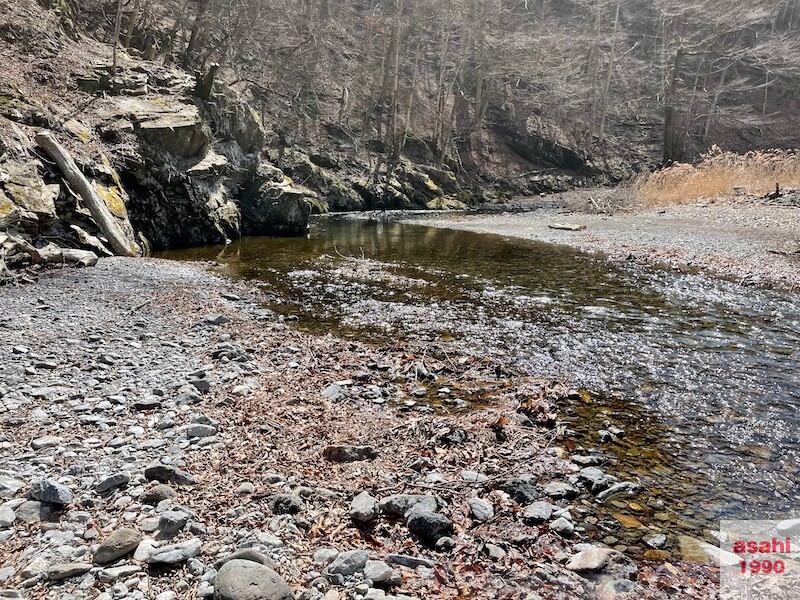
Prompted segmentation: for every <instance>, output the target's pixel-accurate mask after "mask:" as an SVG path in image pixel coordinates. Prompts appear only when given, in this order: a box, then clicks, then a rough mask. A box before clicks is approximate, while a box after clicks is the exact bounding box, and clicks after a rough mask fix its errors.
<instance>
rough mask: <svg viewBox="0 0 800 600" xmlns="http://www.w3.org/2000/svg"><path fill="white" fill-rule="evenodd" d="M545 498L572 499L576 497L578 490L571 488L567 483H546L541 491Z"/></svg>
mask: <svg viewBox="0 0 800 600" xmlns="http://www.w3.org/2000/svg"><path fill="white" fill-rule="evenodd" d="M543 492H544V494H545V496H550V497H551V498H556V499H558V498H574V497H575V496H577V495H578V490H576V489H575V488H574V487H572V486H571V485H570V484H568V483H564V482H561V481H553V482H551V483H548V484H547V485H546V486H545V487H544V490H543Z"/></svg>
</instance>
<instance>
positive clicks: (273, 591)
mask: <svg viewBox="0 0 800 600" xmlns="http://www.w3.org/2000/svg"><path fill="white" fill-rule="evenodd" d="M214 597H215V598H216V600H294V594H293V593H292V590H291V589H290V588H289V586H288V585H287V583H286V582H285V581H284V580H283V578H281V576H280V575H278V574H277V573H276V572H275V571H274V570H272V569H271V568H270V567H268V566H266V565H262V564H259V563H256V562H252V561H249V560H240V559H235V560H231V561H228V562H226V563H225V564H224V565H223V566H222V568H221V569H220V570H219V572H218V573H217V576H216V578H215V580H214Z"/></svg>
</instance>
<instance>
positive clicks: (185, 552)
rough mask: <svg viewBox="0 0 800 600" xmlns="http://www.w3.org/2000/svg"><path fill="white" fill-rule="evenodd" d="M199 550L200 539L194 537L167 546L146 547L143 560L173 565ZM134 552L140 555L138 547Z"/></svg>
mask: <svg viewBox="0 0 800 600" xmlns="http://www.w3.org/2000/svg"><path fill="white" fill-rule="evenodd" d="M142 543H144V542H142ZM140 547H141V544H140ZM201 550H202V546H201V543H200V540H198V539H196V538H195V539H190V540H187V541H185V542H181V543H179V544H171V545H169V546H162V547H155V548H150V547H147V554H146V555H145V558H144V561H145V562H147V563H150V564H166V565H174V564H178V563H182V562H186V561H187V560H189V559H190V558H193V557H195V556H198V555H199V554H200V551H201ZM136 554H137V555H138V556H141V554H139V548H137V549H136ZM134 558H136V560H142V559H141V558H137V557H136V556H134Z"/></svg>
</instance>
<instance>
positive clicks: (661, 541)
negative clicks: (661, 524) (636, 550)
mask: <svg viewBox="0 0 800 600" xmlns="http://www.w3.org/2000/svg"><path fill="white" fill-rule="evenodd" d="M642 541H643V542H644V543H645V544H646V545H647V546H649V547H650V548H655V549H659V548H663V547H664V546H666V545H667V536H665V535H664V534H663V533H655V534H653V535H648V536H645V537H644V538H643V539H642Z"/></svg>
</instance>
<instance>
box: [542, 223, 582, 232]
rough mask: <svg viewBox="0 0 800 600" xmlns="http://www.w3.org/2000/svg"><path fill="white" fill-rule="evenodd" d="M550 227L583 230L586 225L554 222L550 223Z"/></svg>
mask: <svg viewBox="0 0 800 600" xmlns="http://www.w3.org/2000/svg"><path fill="white" fill-rule="evenodd" d="M547 227H549V228H550V229H563V230H564V231H583V230H584V229H586V225H565V224H563V223H553V224H551V225H548V226H547Z"/></svg>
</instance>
